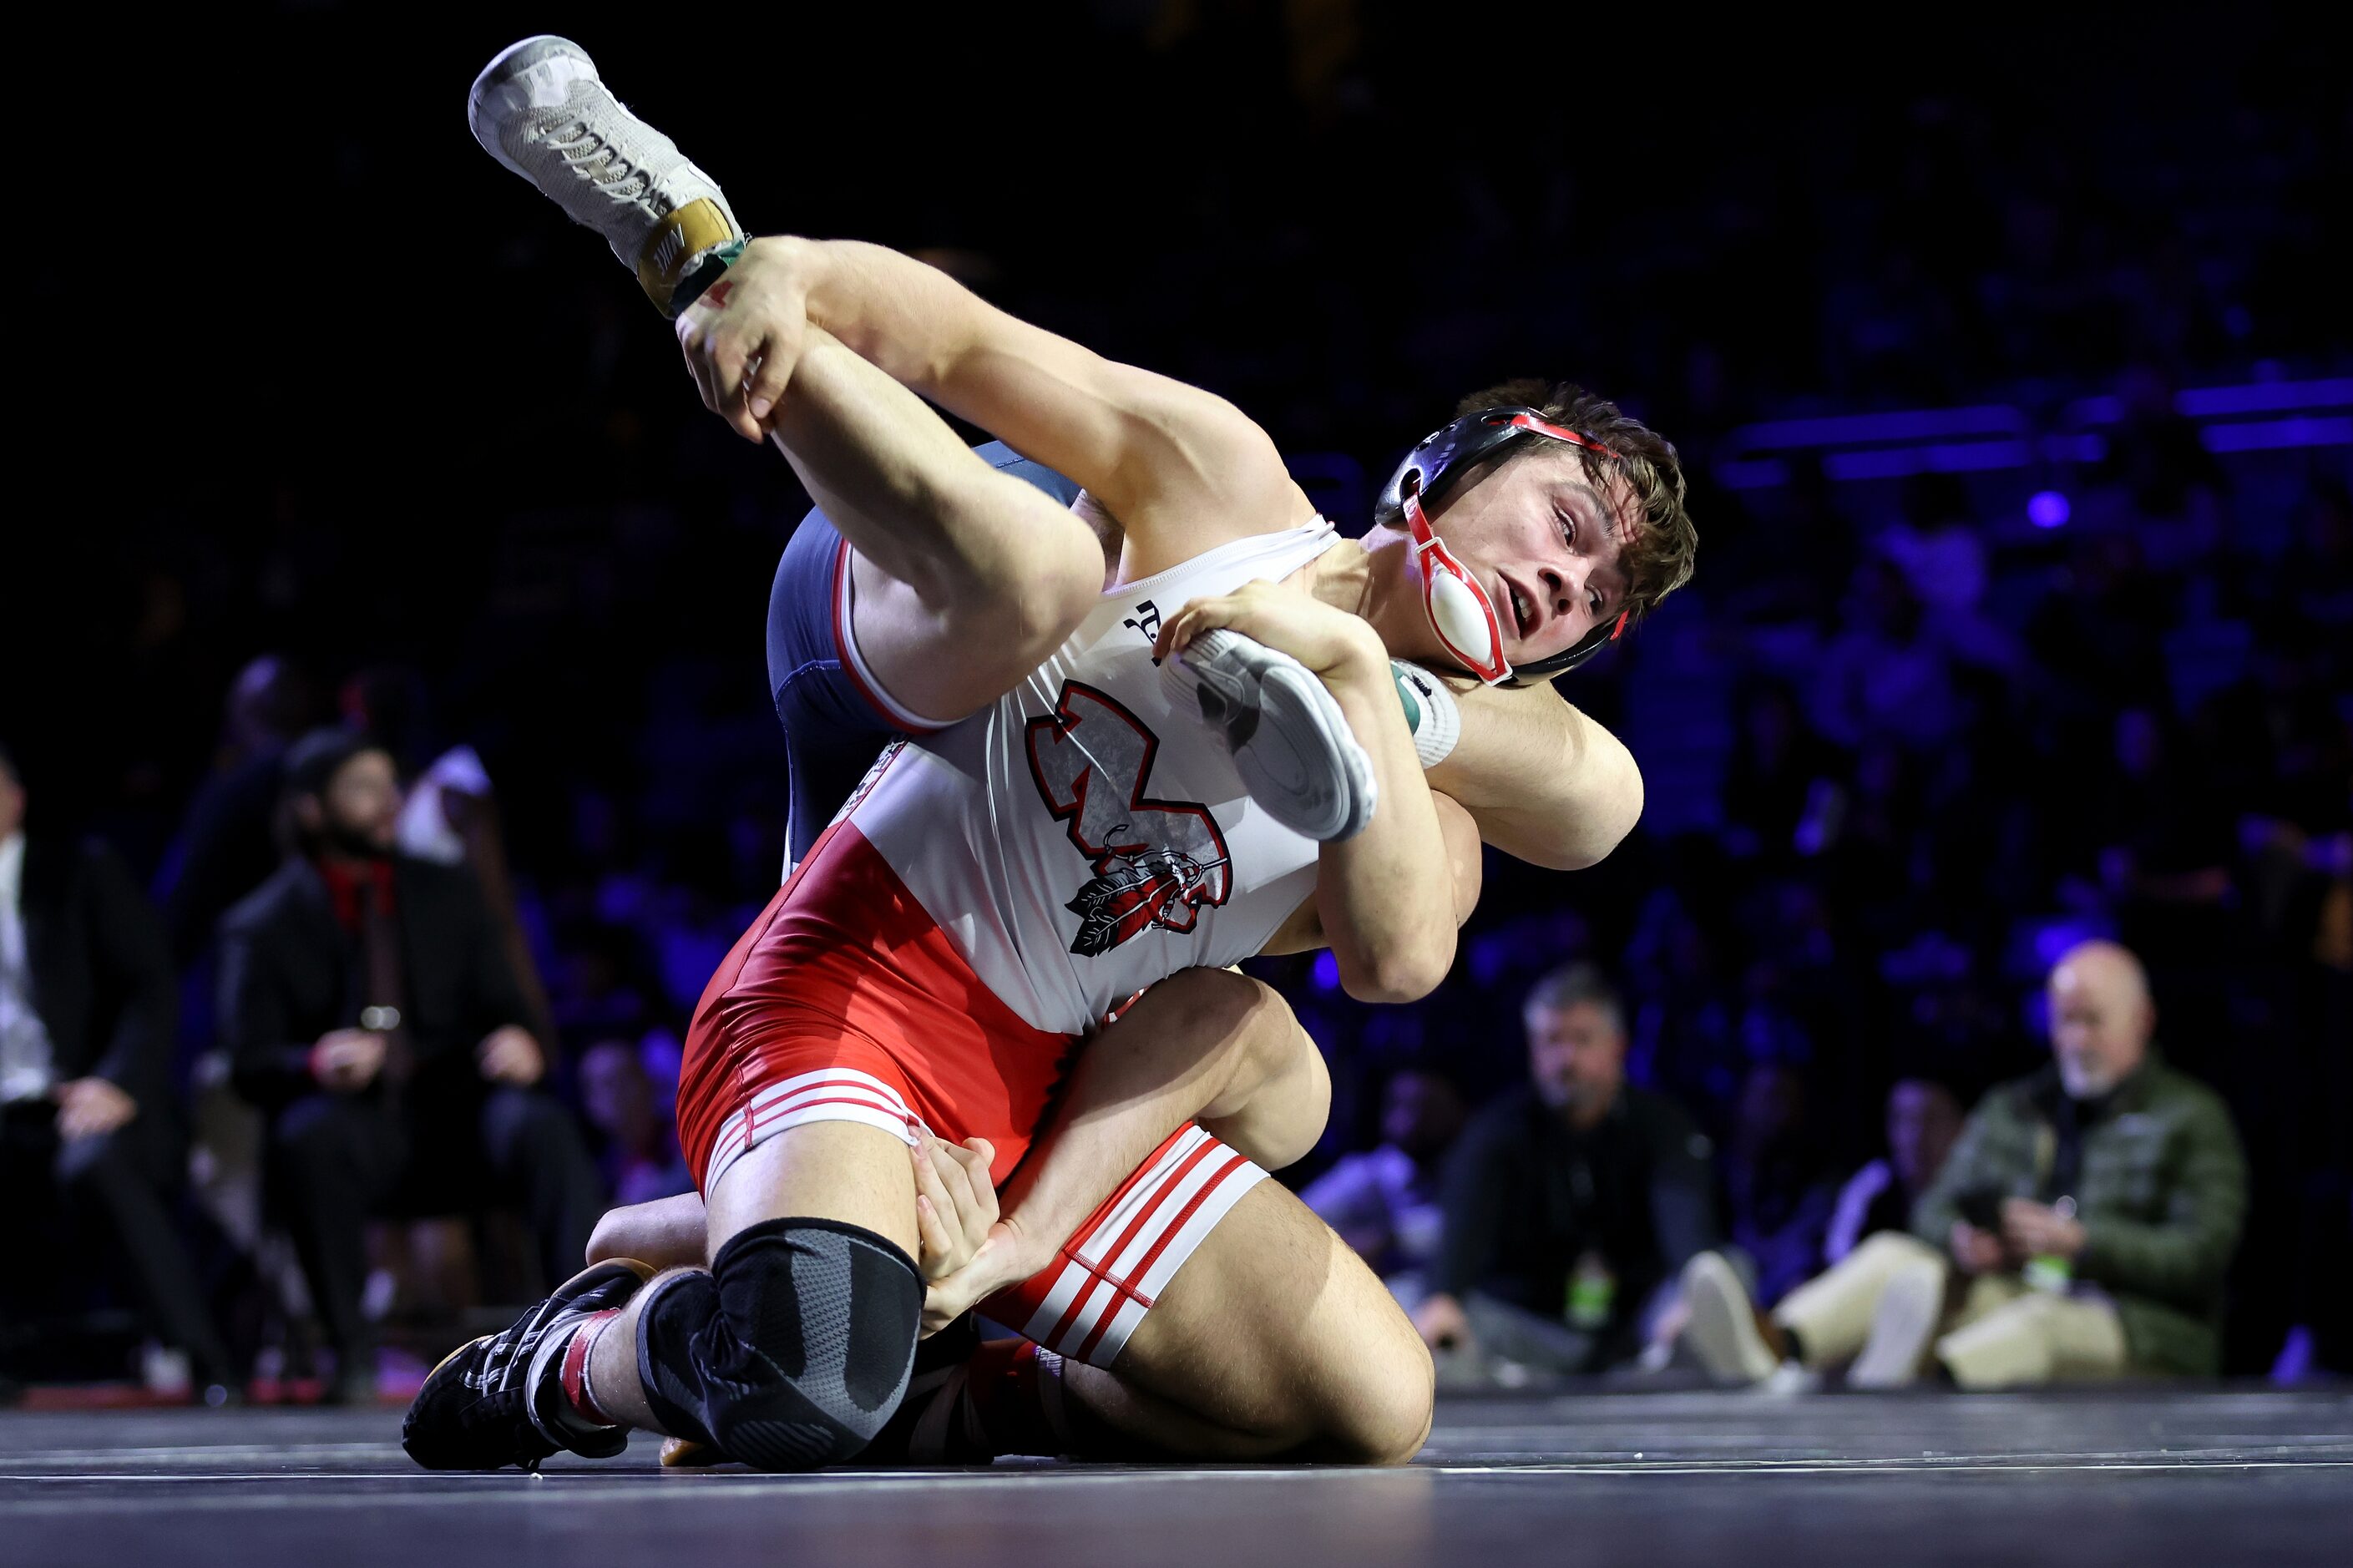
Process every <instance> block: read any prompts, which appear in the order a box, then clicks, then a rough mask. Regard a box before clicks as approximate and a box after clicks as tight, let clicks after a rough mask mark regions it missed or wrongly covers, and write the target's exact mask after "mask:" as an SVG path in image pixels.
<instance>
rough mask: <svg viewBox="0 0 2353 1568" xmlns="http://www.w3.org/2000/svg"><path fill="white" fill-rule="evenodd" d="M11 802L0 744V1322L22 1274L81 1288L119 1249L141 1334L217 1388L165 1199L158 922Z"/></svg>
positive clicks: (119, 880) (212, 1353)
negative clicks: (5, 1232)
mask: <svg viewBox="0 0 2353 1568" xmlns="http://www.w3.org/2000/svg"><path fill="white" fill-rule="evenodd" d="M25 815H26V791H25V788H24V781H23V779H22V777H21V775H20V774H19V773H17V771H16V762H15V760H14V759H13V758H12V757H10V756H9V755H8V754H7V753H6V752H0V1193H5V1194H6V1203H5V1214H6V1217H7V1222H8V1226H9V1228H10V1229H11V1230H13V1231H17V1232H19V1234H17V1235H16V1236H14V1237H11V1238H10V1239H9V1241H8V1242H7V1244H6V1249H5V1255H6V1256H7V1257H8V1258H9V1259H10V1262H9V1265H8V1267H7V1268H5V1270H0V1278H5V1280H6V1281H7V1285H8V1289H5V1296H0V1299H5V1301H6V1310H5V1312H0V1318H5V1319H13V1320H16V1321H25V1320H26V1318H28V1317H30V1316H32V1312H31V1311H30V1310H29V1308H30V1303H29V1301H28V1300H24V1299H19V1298H29V1297H30V1296H31V1295H32V1293H33V1292H32V1288H33V1287H35V1286H36V1285H62V1286H65V1287H67V1288H69V1289H75V1288H79V1289H83V1290H87V1289H88V1288H89V1287H90V1285H91V1284H93V1283H95V1282H96V1281H97V1280H98V1279H100V1277H101V1276H102V1274H103V1273H104V1272H105V1271H106V1266H107V1265H109V1264H111V1263H112V1262H113V1261H114V1260H115V1259H114V1257H113V1253H114V1252H115V1250H116V1249H117V1248H118V1247H119V1249H120V1252H121V1256H122V1258H125V1259H127V1261H128V1262H129V1264H130V1275H131V1278H132V1282H133V1284H134V1286H135V1288H136V1290H137V1294H138V1299H139V1302H140V1305H141V1307H142V1309H143V1310H144V1313H145V1316H146V1317H147V1319H148V1321H149V1322H150V1324H151V1326H152V1328H153V1331H154V1332H155V1333H156V1334H157V1335H158V1336H160V1337H161V1338H162V1339H163V1340H164V1342H165V1343H166V1344H168V1345H170V1346H172V1347H174V1349H177V1350H179V1351H181V1352H184V1353H185V1354H186V1355H187V1357H188V1358H189V1361H190V1363H192V1367H193V1371H194V1375H195V1379H196V1381H197V1384H198V1386H199V1387H205V1386H211V1387H216V1388H223V1389H226V1388H228V1387H231V1386H233V1385H234V1384H235V1382H236V1379H235V1376H234V1373H232V1371H231V1369H230V1365H229V1357H228V1352H227V1348H226V1347H225V1346H224V1345H223V1344H222V1342H221V1338H220V1334H219V1331H218V1330H217V1329H216V1327H215V1326H214V1324H213V1321H212V1320H211V1317H210V1315H209V1314H208V1312H207V1310H206V1298H205V1292H204V1290H203V1289H202V1287H201V1286H200V1285H199V1284H198V1282H197V1278H196V1272H195V1268H194V1267H193V1266H192V1265H191V1264H190V1262H189V1259H188V1255H187V1252H186V1249H185V1247H183V1246H182V1245H181V1242H180V1237H179V1235H178V1233H177V1231H176V1230H175V1229H174V1226H173V1221H172V1215H171V1206H170V1203H169V1201H168V1198H169V1194H173V1193H175V1192H176V1191H177V1190H178V1187H179V1185H180V1184H179V1182H178V1181H177V1180H176V1179H174V1177H173V1175H172V1174H171V1171H172V1165H173V1162H174V1157H175V1156H176V1155H177V1154H178V1152H179V1149H180V1144H179V1135H178V1128H177V1127H176V1125H175V1124H174V1122H175V1119H174V1116H173V1112H172V1106H171V1103H170V1089H169V1069H170V1065H171V1051H172V1028H173V1020H174V1016H175V1014H176V1012H177V1009H178V997H177V994H176V982H175V981H174V977H173V973H172V954H171V949H170V947H169V945H168V943H167V942H165V940H164V929H163V925H162V922H161V921H158V920H157V919H156V916H155V911H154V910H153V909H152V908H150V907H149V905H148V903H147V900H146V899H145V898H144V897H142V895H141V893H140V891H139V889H138V887H137V885H136V884H135V883H134V882H132V879H131V874H130V872H129V871H128V870H126V869H125V868H124V867H123V865H122V863H121V860H119V859H118V858H116V857H115V855H114V853H113V851H111V850H110V849H108V848H106V847H104V846H102V845H100V844H97V843H88V844H78V843H75V842H73V841H72V840H70V839H64V838H56V837H49V836H47V835H46V834H43V833H40V832H27V831H26V828H25V826H24V823H25ZM44 1221H50V1222H62V1223H48V1224H44V1223H43V1222H44Z"/></svg>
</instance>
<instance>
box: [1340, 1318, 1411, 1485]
mask: <svg viewBox="0 0 2353 1568" xmlns="http://www.w3.org/2000/svg"><path fill="white" fill-rule="evenodd" d="M1437 1384H1438V1380H1437V1373H1436V1372H1435V1370H1434V1369H1433V1367H1432V1366H1431V1364H1430V1351H1429V1348H1428V1347H1427V1346H1425V1345H1424V1344H1423V1343H1422V1342H1421V1340H1420V1337H1419V1335H1409V1336H1408V1337H1406V1338H1404V1339H1401V1340H1398V1341H1397V1342H1395V1343H1386V1342H1385V1343H1384V1344H1383V1345H1382V1346H1381V1348H1380V1349H1379V1351H1378V1352H1377V1353H1368V1354H1366V1355H1365V1356H1364V1357H1362V1359H1361V1360H1360V1361H1359V1362H1358V1363H1357V1365H1356V1374H1355V1375H1354V1376H1352V1377H1351V1378H1350V1379H1349V1386H1348V1388H1347V1390H1346V1392H1345V1397H1344V1398H1343V1399H1342V1400H1341V1401H1340V1402H1339V1403H1338V1405H1336V1407H1335V1409H1334V1410H1333V1412H1332V1413H1331V1415H1329V1416H1328V1417H1327V1418H1326V1420H1325V1423H1324V1428H1325V1429H1324V1441H1323V1443H1322V1444H1321V1445H1320V1446H1321V1447H1324V1449H1326V1450H1327V1451H1328V1452H1329V1454H1330V1457H1331V1458H1335V1459H1337V1460H1340V1461H1341V1462H1343V1463H1345V1464H1354V1465H1402V1464H1404V1463H1406V1462H1407V1461H1409V1459H1411V1458H1413V1457H1414V1456H1415V1455H1416V1454H1419V1452H1421V1446H1422V1445H1423V1444H1424V1443H1426V1442H1428V1441H1429V1440H1430V1422H1431V1420H1432V1418H1433V1417H1434V1416H1435V1415H1436V1413H1437Z"/></svg>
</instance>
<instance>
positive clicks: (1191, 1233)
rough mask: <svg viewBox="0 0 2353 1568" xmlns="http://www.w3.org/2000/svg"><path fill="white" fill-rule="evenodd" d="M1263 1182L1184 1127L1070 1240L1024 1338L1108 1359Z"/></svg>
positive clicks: (1254, 1170) (1100, 1361)
mask: <svg viewBox="0 0 2353 1568" xmlns="http://www.w3.org/2000/svg"><path fill="white" fill-rule="evenodd" d="M1265 1179H1266V1172H1265V1171H1264V1170H1263V1169H1262V1168H1261V1167H1260V1166H1258V1165H1255V1164H1253V1163H1250V1161H1248V1160H1245V1159H1243V1158H1242V1157H1241V1156H1240V1154H1237V1153H1235V1152H1233V1151H1232V1150H1231V1149H1229V1148H1228V1147H1227V1146H1226V1145H1225V1144H1223V1143H1220V1142H1218V1141H1217V1140H1216V1139H1215V1138H1212V1137H1210V1136H1209V1135H1208V1133H1206V1132H1204V1131H1201V1130H1200V1129H1199V1128H1198V1127H1197V1128H1191V1129H1188V1130H1187V1131H1186V1133H1185V1135H1184V1136H1183V1137H1182V1138H1180V1139H1178V1140H1177V1141H1176V1142H1175V1143H1173V1144H1171V1145H1170V1146H1169V1148H1168V1150H1167V1152H1166V1153H1164V1154H1162V1155H1161V1157H1160V1158H1159V1159H1157V1160H1155V1161H1154V1162H1153V1163H1152V1164H1151V1165H1150V1166H1149V1167H1148V1168H1147V1169H1146V1170H1145V1172H1144V1173H1143V1175H1142V1177H1141V1178H1140V1179H1139V1180H1138V1181H1137V1182H1136V1183H1135V1184H1134V1186H1133V1187H1131V1188H1130V1189H1129V1191H1128V1193H1127V1195H1126V1196H1125V1197H1124V1198H1123V1199H1122V1200H1121V1201H1120V1203H1119V1204H1118V1205H1117V1206H1115V1207H1114V1208H1113V1210H1112V1212H1111V1213H1109V1214H1107V1215H1104V1216H1103V1219H1102V1220H1101V1221H1099V1222H1097V1223H1096V1224H1095V1225H1093V1226H1090V1227H1089V1228H1088V1229H1087V1230H1086V1232H1085V1233H1084V1234H1082V1235H1080V1236H1076V1237H1071V1241H1070V1243H1069V1244H1068V1246H1066V1247H1064V1249H1063V1253H1064V1256H1063V1260H1062V1268H1061V1272H1060V1274H1059V1275H1058V1276H1057V1277H1056V1278H1055V1280H1054V1285H1053V1289H1050V1290H1049V1291H1048V1292H1047V1293H1046V1299H1045V1300H1044V1301H1043V1302H1042V1303H1040V1305H1039V1308H1038V1310H1036V1311H1035V1312H1033V1313H1031V1314H1030V1316H1029V1321H1028V1322H1027V1323H1026V1324H1024V1325H1023V1326H1022V1330H1021V1332H1022V1334H1023V1336H1024V1337H1025V1338H1028V1339H1031V1340H1035V1341H1036V1342H1038V1343H1039V1344H1041V1345H1043V1346H1045V1347H1046V1348H1047V1349H1048V1350H1050V1351H1055V1352H1060V1354H1063V1355H1066V1356H1072V1357H1075V1358H1077V1359H1079V1360H1082V1361H1087V1362H1092V1363H1093V1364H1095V1365H1096V1366H1109V1365H1110V1364H1111V1363H1112V1362H1113V1360H1115V1359H1116V1358H1117V1357H1118V1355H1119V1352H1121V1351H1122V1350H1123V1349H1124V1348H1125V1347H1126V1344H1127V1340H1128V1336H1129V1335H1131V1334H1133V1333H1134V1331H1135V1328H1136V1325H1137V1324H1139V1323H1141V1322H1143V1321H1144V1317H1145V1313H1146V1312H1148V1311H1150V1310H1151V1309H1152V1303H1153V1302H1154V1301H1155V1300H1156V1299H1157V1298H1158V1296H1159V1294H1160V1292H1161V1291H1162V1290H1163V1289H1166V1288H1167V1284H1168V1281H1169V1280H1171V1279H1175V1278H1176V1271H1177V1270H1178V1269H1179V1268H1183V1267H1184V1266H1185V1261H1186V1259H1187V1258H1190V1257H1192V1256H1193V1253H1194V1251H1195V1250H1196V1249H1197V1248H1198V1247H1200V1245H1201V1243H1202V1242H1204V1241H1206V1240H1208V1236H1209V1233H1210V1232H1211V1231H1213V1230H1215V1229H1216V1228H1217V1227H1218V1222H1219V1220H1222V1219H1224V1218H1225V1217H1226V1215H1227V1213H1228V1212H1229V1210H1231V1209H1232V1208H1233V1206H1234V1205H1236V1204H1237V1203H1240V1201H1241V1198H1242V1194H1245V1193H1247V1192H1249V1191H1250V1189H1251V1188H1252V1187H1254V1186H1256V1185H1258V1184H1259V1183H1261V1182H1262V1181H1264V1180H1265Z"/></svg>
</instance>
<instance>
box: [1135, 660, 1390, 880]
mask: <svg viewBox="0 0 2353 1568" xmlns="http://www.w3.org/2000/svg"><path fill="white" fill-rule="evenodd" d="M1160 679H1161V680H1162V681H1164V682H1165V683H1166V685H1167V688H1168V694H1169V696H1170V698H1171V699H1172V700H1174V701H1175V702H1176V707H1177V709H1178V710H1179V711H1182V712H1187V713H1198V714H1199V715H1200V716H1201V721H1202V722H1203V723H1204V724H1206V725H1208V729H1209V732H1210V733H1211V734H1213V735H1215V736H1217V738H1218V741H1219V743H1220V744H1221V745H1223V746H1224V747H1225V748H1226V751H1227V752H1228V754H1229V755H1230V756H1231V757H1232V758H1233V759H1234V766H1235V768H1236V769H1237V770H1239V771H1240V773H1241V775H1242V783H1243V784H1245V785H1247V786H1248V787H1249V789H1250V798H1251V799H1252V800H1254V801H1256V802H1258V804H1259V806H1260V809H1261V810H1263V811H1264V812H1265V813H1266V814H1267V815H1268V816H1271V817H1272V818H1274V820H1275V821H1277V822H1279V823H1281V824H1282V826H1285V827H1288V828H1290V829H1291V830H1292V831H1293V833H1297V834H1301V835H1303V836H1304V837H1309V838H1314V839H1317V840H1319V841H1324V840H1330V839H1335V838H1353V837H1356V835H1357V834H1359V833H1362V832H1363V831H1364V830H1365V825H1366V823H1368V822H1370V821H1372V819H1373V808H1374V806H1375V805H1376V804H1377V788H1376V786H1375V784H1374V783H1373V760H1372V758H1370V757H1368V756H1366V754H1365V748H1364V747H1363V746H1361V745H1359V744H1357V742H1356V735H1355V734H1354V733H1353V732H1351V731H1350V730H1349V729H1348V720H1347V716H1346V715H1345V714H1344V713H1342V712H1341V711H1340V704H1339V703H1338V701H1336V700H1335V699H1334V698H1333V696H1332V693H1331V692H1330V691H1328V690H1326V689H1324V683H1323V682H1322V681H1320V680H1318V679H1315V676H1314V672H1312V671H1311V670H1309V669H1308V668H1307V667H1306V666H1305V665H1303V664H1302V663H1300V662H1299V661H1298V660H1297V659H1295V658H1292V657H1291V656H1290V655H1289V654H1287V653H1277V652H1276V651H1275V650H1274V649H1272V648H1271V647H1267V646H1266V645H1265V644H1263V643H1260V642H1254V641H1252V640H1251V639H1250V638H1249V637H1243V636H1242V635H1241V634H1240V633H1239V632H1233V631H1228V630H1226V629H1224V628H1223V627H1220V628H1219V629H1217V630H1215V631H1207V632H1203V633H1202V634H1201V635H1200V636H1199V637H1195V638H1194V639H1193V642H1192V646H1191V647H1187V648H1186V650H1185V651H1184V652H1183V653H1180V654H1177V655H1175V656H1174V657H1172V658H1168V659H1166V660H1165V661H1164V662H1163V663H1162V664H1161V666H1160Z"/></svg>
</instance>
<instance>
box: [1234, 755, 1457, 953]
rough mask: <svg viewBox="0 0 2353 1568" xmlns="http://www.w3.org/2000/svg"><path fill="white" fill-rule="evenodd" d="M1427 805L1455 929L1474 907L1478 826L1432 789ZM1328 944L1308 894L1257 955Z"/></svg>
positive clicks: (1309, 950) (1312, 948) (1322, 923)
mask: <svg viewBox="0 0 2353 1568" xmlns="http://www.w3.org/2000/svg"><path fill="white" fill-rule="evenodd" d="M1430 804H1431V805H1434V806H1436V807H1437V808H1438V830H1439V832H1440V834H1442V835H1444V837H1445V839H1446V865H1447V869H1448V871H1449V872H1451V876H1452V880H1453V886H1452V887H1451V889H1449V891H1450V892H1451V895H1452V897H1453V900H1454V923H1455V924H1456V925H1458V926H1459V925H1461V923H1462V922H1463V921H1467V920H1469V919H1470V918H1471V911H1472V910H1474V909H1476V908H1478V905H1479V888H1480V883H1481V880H1482V873H1483V871H1484V869H1485V862H1484V856H1485V850H1484V848H1483V847H1482V846H1481V844H1480V842H1479V826H1478V824H1477V823H1475V822H1473V821H1472V819H1471V814H1470V813H1469V812H1467V811H1465V810H1463V809H1462V808H1461V806H1460V805H1456V804H1455V803H1454V800H1453V798H1452V797H1451V796H1450V795H1440V794H1439V793H1438V792H1436V791H1434V790H1433V791H1431V792H1430ZM1331 944H1332V943H1331V939H1330V938H1329V937H1327V936H1326V935H1324V921H1323V917H1322V916H1320V915H1319V914H1317V913H1316V911H1315V896H1314V894H1312V893H1311V894H1309V895H1308V897H1307V900H1306V901H1305V902H1304V903H1303V904H1301V905H1300V906H1299V907H1298V908H1297V909H1295V910H1292V911H1291V913H1290V915H1289V917H1288V918H1286V919H1285V920H1284V921H1283V922H1282V924H1281V925H1279V926H1277V927H1276V928H1275V930H1274V934H1273V935H1272V936H1271V937H1269V938H1267V941H1266V945H1265V946H1264V947H1261V948H1260V949H1259V953H1260V955H1261V957H1265V958H1274V957H1278V956H1280V955H1282V954H1283V953H1286V952H1314V951H1315V950H1316V949H1317V948H1322V947H1329V946H1330V945H1331Z"/></svg>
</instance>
